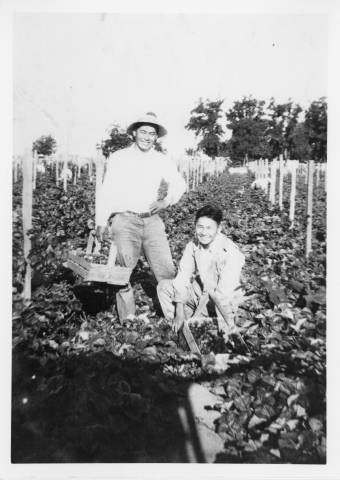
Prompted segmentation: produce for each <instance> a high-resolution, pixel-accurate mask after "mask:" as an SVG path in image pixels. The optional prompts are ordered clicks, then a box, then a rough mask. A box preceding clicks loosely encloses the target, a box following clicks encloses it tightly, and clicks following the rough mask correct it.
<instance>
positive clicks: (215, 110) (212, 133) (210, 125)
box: [185, 99, 223, 158]
mask: <svg viewBox="0 0 340 480" xmlns="http://www.w3.org/2000/svg"><path fill="white" fill-rule="evenodd" d="M222 103H223V100H215V101H211V100H209V99H208V100H206V101H205V102H204V101H203V100H202V99H200V100H199V103H198V105H197V106H196V107H195V108H194V109H193V110H191V112H190V114H191V117H190V119H189V122H188V124H187V125H186V126H185V128H186V129H187V130H193V131H194V132H195V135H196V137H199V138H200V141H199V142H198V149H199V150H202V151H203V152H204V153H205V154H206V155H208V156H209V157H212V158H215V157H218V156H220V153H221V152H220V146H221V138H222V135H223V129H222V127H221V125H220V124H219V123H218V121H219V119H220V118H221V117H222V115H221V112H222V108H221V106H222Z"/></svg>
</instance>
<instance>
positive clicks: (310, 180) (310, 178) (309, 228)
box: [306, 160, 314, 257]
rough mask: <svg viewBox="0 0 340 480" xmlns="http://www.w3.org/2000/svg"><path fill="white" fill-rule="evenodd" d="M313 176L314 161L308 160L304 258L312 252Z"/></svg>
mask: <svg viewBox="0 0 340 480" xmlns="http://www.w3.org/2000/svg"><path fill="white" fill-rule="evenodd" d="M313 174H314V160H309V162H308V193H307V234H306V257H308V255H309V254H310V252H311V251H312V220H313Z"/></svg>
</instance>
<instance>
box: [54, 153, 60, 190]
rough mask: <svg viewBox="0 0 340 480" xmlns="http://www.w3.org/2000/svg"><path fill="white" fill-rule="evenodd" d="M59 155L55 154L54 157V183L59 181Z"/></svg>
mask: <svg viewBox="0 0 340 480" xmlns="http://www.w3.org/2000/svg"><path fill="white" fill-rule="evenodd" d="M59 157H60V155H56V157H55V183H56V184H57V185H58V183H59Z"/></svg>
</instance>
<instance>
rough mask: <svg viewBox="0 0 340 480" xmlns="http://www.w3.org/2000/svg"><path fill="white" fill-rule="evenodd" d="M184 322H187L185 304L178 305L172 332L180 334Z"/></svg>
mask: <svg viewBox="0 0 340 480" xmlns="http://www.w3.org/2000/svg"><path fill="white" fill-rule="evenodd" d="M184 322H185V315H184V305H183V303H176V314H175V318H174V322H173V324H172V330H173V331H174V332H175V333H178V332H179V331H180V330H181V329H182V328H183V325H184Z"/></svg>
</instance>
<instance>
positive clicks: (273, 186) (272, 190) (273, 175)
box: [269, 158, 277, 205]
mask: <svg viewBox="0 0 340 480" xmlns="http://www.w3.org/2000/svg"><path fill="white" fill-rule="evenodd" d="M276 170H277V160H276V158H274V159H273V160H272V162H271V164H270V189H269V200H270V203H271V204H272V205H274V204H275V193H276Z"/></svg>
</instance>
